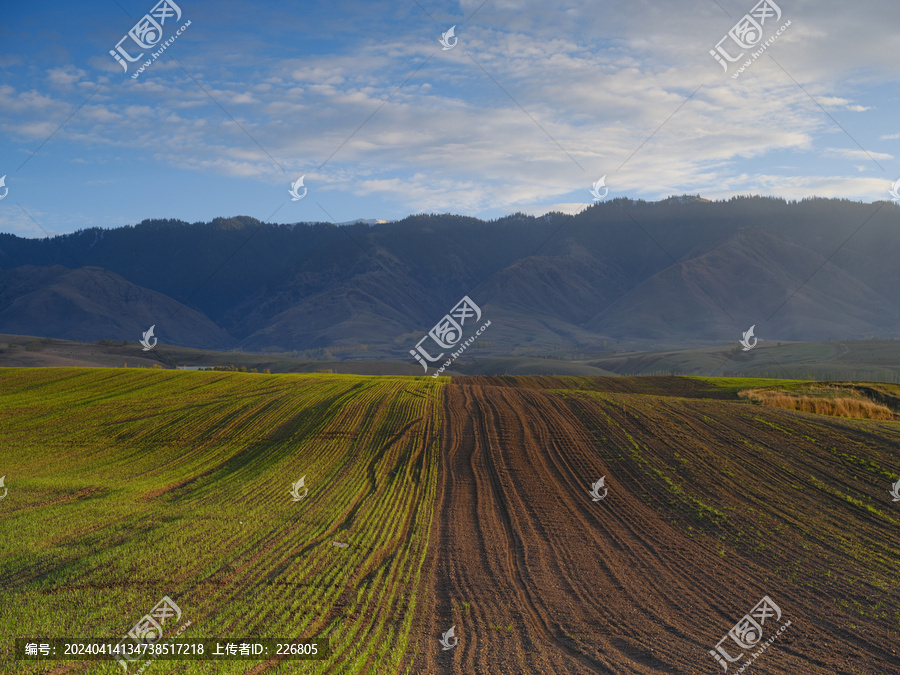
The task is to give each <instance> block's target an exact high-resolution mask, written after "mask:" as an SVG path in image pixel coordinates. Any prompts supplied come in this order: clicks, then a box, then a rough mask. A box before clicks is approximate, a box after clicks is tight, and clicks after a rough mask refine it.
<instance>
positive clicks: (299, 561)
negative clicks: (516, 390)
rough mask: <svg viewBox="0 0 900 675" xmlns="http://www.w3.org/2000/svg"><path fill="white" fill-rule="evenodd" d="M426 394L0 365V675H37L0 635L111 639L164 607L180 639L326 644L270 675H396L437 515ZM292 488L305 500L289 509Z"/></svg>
mask: <svg viewBox="0 0 900 675" xmlns="http://www.w3.org/2000/svg"><path fill="white" fill-rule="evenodd" d="M440 386H441V385H440V384H438V383H437V382H436V381H434V380H432V379H431V378H421V379H413V378H373V377H356V376H354V377H351V376H341V375H296V376H290V375H283V376H276V375H261V374H253V375H251V374H243V373H181V372H177V371H153V370H140V371H139V370H119V369H116V370H106V369H74V368H73V369H67V368H66V369H41V370H30V369H3V370H0V418H2V422H0V447H2V448H3V449H2V460H0V463H2V467H0V474H5V475H6V485H7V487H8V489H9V493H8V495H7V496H6V498H5V499H3V500H2V501H0V522H2V528H3V532H4V533H5V536H4V537H2V538H0V587H2V588H4V589H5V591H4V594H3V602H2V603H0V635H2V636H3V637H4V639H3V640H2V641H0V649H2V650H3V652H2V654H0V672H3V673H31V672H40V671H39V669H38V668H37V667H36V666H34V665H27V662H16V661H12V660H11V654H10V652H9V649H10V648H11V643H10V642H9V641H8V640H7V638H8V637H10V636H22V637H27V636H45V637H64V636H68V637H109V636H123V635H124V634H125V633H126V632H127V631H128V630H129V629H131V627H132V626H133V625H134V624H135V623H136V622H137V621H138V619H140V618H141V617H142V616H143V615H144V614H146V613H147V612H148V611H149V610H150V609H151V608H152V607H153V606H154V605H155V604H156V603H157V602H158V601H159V600H160V599H161V598H162V597H163V596H165V595H169V596H170V597H172V598H173V599H174V600H175V601H176V602H177V603H178V605H179V606H180V607H181V609H182V610H183V612H184V614H183V616H182V617H181V622H182V623H183V622H185V621H187V620H190V621H191V626H190V627H189V628H188V629H187V630H186V631H185V633H184V636H185V637H228V636H232V637H244V636H259V637H273V638H281V637H283V638H311V637H328V638H330V640H331V646H332V653H333V656H332V657H331V658H330V659H328V661H325V662H292V663H293V664H299V665H296V666H295V665H290V664H288V665H286V666H285V668H284V669H283V670H282V669H281V668H275V669H273V670H271V671H270V672H308V673H316V672H324V671H325V670H326V669H327V668H328V664H331V663H334V662H337V663H341V664H344V665H345V666H346V667H347V668H349V669H350V671H349V672H383V673H388V672H397V670H396V669H397V667H398V663H399V661H400V659H401V658H402V656H403V654H404V652H405V651H406V649H407V646H408V643H409V639H410V635H409V625H410V621H411V618H412V615H413V610H414V608H415V602H416V598H415V588H416V584H417V582H418V578H419V574H420V570H421V565H422V560H423V556H424V553H425V548H426V545H427V538H428V527H429V525H430V521H431V517H432V504H433V503H434V499H433V496H434V490H435V480H436V477H435V472H436V466H437V464H436V458H437V455H436V451H435V444H436V429H437V428H438V427H439V426H440V423H441V409H440V406H439V405H435V402H436V401H437V400H438V399H437V397H436V396H434V391H435V390H436V389H437V388H439V387H440ZM304 475H305V477H306V486H307V488H308V489H309V493H308V496H306V497H305V498H304V499H302V500H301V501H299V502H293V501H292V498H291V496H290V494H289V490H290V488H291V484H292V483H293V482H294V481H296V480H298V479H299V478H300V477H301V476H304ZM333 542H341V543H344V542H346V543H348V544H349V546H348V547H346V548H339V547H336V546H333V545H332V543H333ZM168 634H170V633H168V632H167V635H168ZM60 663H63V662H55V664H56V665H57V667H59V664H60ZM68 663H71V662H68ZM217 666H218V670H217V672H219V673H243V672H246V668H247V662H245V661H233V662H221V663H219V664H217ZM153 668H154V669H155V670H156V671H157V672H183V673H194V672H209V666H208V665H206V666H205V667H204V664H201V663H197V662H176V661H168V662H162V663H157V664H155V665H154V666H153ZM44 672H46V671H44ZM54 672H92V673H93V672H97V673H117V672H122V671H121V669H120V668H119V667H118V666H117V665H115V664H111V663H110V664H107V663H99V662H95V663H92V664H91V663H85V664H83V665H79V666H73V665H69V666H66V667H64V668H63V670H61V671H54Z"/></svg>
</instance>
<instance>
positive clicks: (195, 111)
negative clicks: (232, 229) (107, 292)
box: [0, 0, 900, 237]
mask: <svg viewBox="0 0 900 675" xmlns="http://www.w3.org/2000/svg"><path fill="white" fill-rule="evenodd" d="M779 13H780V14H781V16H780V17H779V16H778V14H779ZM148 14H149V15H151V16H153V17H155V19H154V20H155V21H156V23H157V26H158V29H159V31H160V32H161V37H160V38H159V40H158V41H157V37H158V36H156V35H154V31H155V30H156V28H154V27H153V25H152V24H149V23H148V22H146V21H145V20H144V17H145V15H148ZM179 14H180V16H179ZM746 15H750V16H751V17H755V18H754V20H755V21H756V23H757V25H758V27H759V29H761V36H755V35H754V34H753V32H754V31H755V30H757V29H756V28H754V26H753V25H752V24H750V23H748V22H747V21H746V20H745V19H744V17H745V16H746ZM0 22H2V23H0V176H5V181H4V182H5V185H4V186H3V187H0V196H3V195H4V194H5V196H3V198H2V199H0V232H5V233H12V234H16V235H19V236H23V237H46V236H50V235H56V234H62V233H68V232H74V231H76V230H81V229H85V228H89V227H102V228H113V227H120V226H123V225H128V224H136V223H138V222H140V221H142V220H144V219H147V218H177V219H180V220H184V221H187V222H196V221H208V220H211V219H213V218H216V217H220V216H221V217H230V216H236V215H247V216H252V217H254V218H258V219H259V220H262V221H266V222H275V223H296V222H316V221H319V222H337V223H340V222H346V221H351V220H354V219H357V218H379V219H385V220H394V219H401V218H404V217H406V216H407V215H409V214H412V213H423V212H424V213H456V214H463V215H470V216H475V217H479V218H483V219H492V218H498V217H502V216H504V215H507V214H510V213H514V212H517V211H519V212H525V213H530V214H536V215H537V214H542V213H546V212H548V211H554V210H558V211H564V212H569V213H575V212H578V211H579V210H581V209H583V208H585V207H586V206H587V205H589V204H591V203H592V202H593V200H594V195H593V194H592V193H591V189H592V186H593V185H594V184H595V182H596V181H599V180H601V178H602V179H603V185H602V187H601V186H598V188H597V194H598V195H602V196H603V197H604V198H605V199H612V198H615V197H628V198H632V199H645V200H651V201H652V200H659V199H664V198H666V197H668V196H671V195H680V194H699V195H701V196H702V197H705V198H708V199H727V198H729V197H731V196H734V195H746V194H761V195H774V196H780V197H784V198H787V199H802V198H805V197H813V196H819V197H836V198H845V199H850V200H854V201H865V202H872V201H878V200H890V199H891V194H890V190H891V189H892V187H893V184H894V182H895V181H897V179H898V178H900V163H898V162H897V159H896V155H897V153H898V152H900V121H898V119H900V118H898V115H897V113H898V111H900V105H898V103H900V101H898V96H900V90H898V87H897V79H898V74H900V71H898V67H897V58H896V53H895V50H894V49H893V47H894V43H895V40H896V29H897V26H900V3H898V2H896V0H861V1H860V2H855V3H846V2H837V1H836V0H775V2H771V0H769V1H768V2H763V3H760V4H754V2H752V1H751V2H747V1H745V0H665V1H662V0H660V1H657V2H649V1H645V0H615V1H612V0H611V1H603V0H599V1H598V0H590V1H587V0H559V1H557V2H552V3H548V2H545V1H544V0H521V1H512V0H472V1H469V0H466V1H464V2H443V1H438V0H391V1H390V2H387V1H384V2H382V1H379V0H375V1H372V0H365V1H356V0H329V1H325V2H296V1H291V0H287V1H284V0H282V1H280V2H277V3H275V2H272V3H251V2H243V1H239V0H218V1H216V2H209V1H206V0H177V2H162V3H156V2H154V1H153V0H150V1H146V0H79V2H56V1H55V0H50V1H49V2H40V3H25V2H18V1H15V0H0ZM160 22H161V23H160ZM147 26H149V27H150V31H149V32H145V31H144V30H143V29H145V28H146V27H147ZM136 27H137V28H136ZM451 27H454V31H453V33H454V34H453V36H452V37H451V36H448V37H447V38H445V42H444V43H443V44H442V43H441V39H442V34H444V33H447V32H448V31H449V30H450V28H451ZM748 27H749V32H748V31H747V29H748ZM133 29H135V30H133ZM130 31H131V32H132V33H133V35H135V36H137V39H140V40H143V42H144V44H145V45H149V47H148V48H146V49H145V48H142V47H141V46H139V45H138V44H137V43H136V42H135V37H132V36H130V35H129V32H130ZM178 31H180V33H179V32H178ZM730 33H731V36H730ZM123 38H124V40H123ZM723 38H724V41H723ZM736 40H742V41H743V42H744V45H740V44H738V43H737V42H736ZM163 44H165V45H166V46H165V49H164V50H163V51H161V52H159V53H158V58H156V59H155V60H152V55H153V54H154V53H155V52H157V51H158V50H159V48H160V46H161V45H163ZM451 45H452V46H451ZM763 45H765V50H764V51H762V52H759V49H760V47H761V46H763ZM117 46H118V47H119V48H120V50H121V51H116V48H117ZM717 46H718V47H719V48H720V49H721V51H718V52H715V50H716V47H717ZM445 47H447V48H445ZM744 47H747V48H744ZM111 50H112V51H114V52H115V53H116V54H118V55H119V56H120V59H121V60H122V61H121V62H122V63H125V65H127V67H128V68H127V71H126V70H124V69H123V66H122V65H121V63H120V61H117V60H116V58H114V56H113V55H112V54H110V51H111ZM711 50H713V51H714V52H715V53H717V54H720V55H721V54H722V53H725V54H727V55H728V56H729V57H731V58H737V57H738V56H739V55H741V54H743V56H741V58H739V59H737V60H736V61H735V62H734V63H730V62H727V61H725V59H722V60H723V62H725V63H726V65H727V66H728V70H727V71H726V70H725V69H724V68H723V66H722V65H720V62H719V61H717V60H716V59H715V58H714V56H713V55H711V54H710V51H711ZM755 52H758V58H756V59H755V60H754V59H752V58H751V56H752V54H754V53H755ZM141 54H142V55H143V56H142V57H141V58H139V59H137V60H136V61H134V62H129V61H127V60H126V59H127V58H135V57H138V56H139V55H141ZM147 61H150V63H149V65H147V66H146V67H145V68H144V70H143V71H140V72H139V68H140V66H141V65H142V64H144V63H145V62H147ZM747 61H750V64H749V66H747V67H746V68H745V69H744V70H743V71H739V70H738V69H739V67H740V66H741V65H742V64H745V63H746V62H747ZM135 75H137V77H134V76H135ZM735 75H737V76H736V77H735ZM301 176H302V177H303V187H299V186H298V188H297V191H296V194H297V195H298V196H299V195H302V198H301V199H296V200H295V199H293V198H292V195H291V194H290V190H291V187H292V184H294V183H295V181H297V180H298V179H299V178H301ZM7 190H8V192H7Z"/></svg>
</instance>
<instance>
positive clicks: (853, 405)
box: [738, 389, 895, 420]
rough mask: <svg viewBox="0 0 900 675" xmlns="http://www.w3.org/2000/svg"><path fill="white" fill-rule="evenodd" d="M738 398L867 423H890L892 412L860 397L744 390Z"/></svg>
mask: <svg viewBox="0 0 900 675" xmlns="http://www.w3.org/2000/svg"><path fill="white" fill-rule="evenodd" d="M738 396H741V397H742V398H747V399H749V400H750V401H752V402H753V403H759V404H760V405H767V406H771V407H773V408H785V409H786V410H799V411H801V412H810V413H816V414H817V415H833V416H835V417H854V418H857V419H866V420H893V419H895V417H894V413H893V411H891V409H890V408H888V407H887V406H883V405H880V404H878V403H874V402H872V401H870V400H868V399H863V398H847V397H835V398H821V397H813V396H804V395H800V394H798V395H791V393H790V392H786V391H779V390H772V389H745V390H744V391H741V392H739V393H738Z"/></svg>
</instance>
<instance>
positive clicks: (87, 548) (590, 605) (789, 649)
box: [0, 368, 900, 675]
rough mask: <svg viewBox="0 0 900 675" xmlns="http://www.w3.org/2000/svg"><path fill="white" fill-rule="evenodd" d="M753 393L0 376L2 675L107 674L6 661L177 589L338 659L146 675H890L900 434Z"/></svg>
mask: <svg viewBox="0 0 900 675" xmlns="http://www.w3.org/2000/svg"><path fill="white" fill-rule="evenodd" d="M771 384H772V383H771V382H763V381H753V380H726V379H708V380H703V379H693V378H674V377H672V378H670V377H659V378H654V377H641V378H577V377H570V378H554V377H522V378H515V377H504V378H460V379H453V380H448V379H443V378H442V379H440V380H433V379H431V378H399V377H397V378H394V377H362V376H344V375H303V376H297V375H293V376H292V375H262V374H243V373H209V372H187V373H185V372H177V373H176V372H172V371H150V370H143V371H137V370H117V369H110V370H104V369H74V368H72V369H69V368H67V369H0V476H5V477H6V488H5V489H8V492H7V493H3V492H2V490H0V494H4V496H3V497H2V498H0V533H2V537H0V672H2V673H16V674H25V673H28V674H31V673H54V675H56V674H62V673H67V674H68V673H91V674H92V673H122V670H121V669H120V668H119V667H118V666H117V665H115V664H113V663H112V662H110V661H108V660H107V661H103V662H99V661H94V662H91V661H52V662H48V663H36V662H33V661H16V660H14V659H13V658H12V655H11V650H12V640H13V638H15V637H37V636H42V637H64V636H65V637H82V638H88V637H92V638H96V637H109V636H111V635H114V636H122V635H124V634H125V633H126V632H127V631H128V630H129V629H131V628H132V626H133V625H134V624H135V622H136V621H138V620H139V619H140V618H141V616H142V615H144V614H146V613H147V612H148V611H149V610H150V608H151V607H153V606H154V605H155V604H156V603H157V602H158V601H159V600H160V599H161V598H162V597H163V596H164V595H168V596H170V597H171V598H173V599H174V600H175V601H176V602H177V603H178V605H179V607H181V608H182V610H183V612H184V616H183V617H182V618H181V620H180V622H179V623H183V622H184V621H185V620H187V619H189V620H190V622H191V625H190V626H189V628H188V629H187V631H186V632H185V634H184V637H185V638H188V637H191V638H193V637H202V638H210V637H226V638H227V637H230V638H234V639H241V638H245V637H248V638H249V637H271V638H285V639H288V640H295V639H304V638H311V637H318V638H326V637H327V638H328V639H329V640H330V643H331V654H330V655H329V657H328V658H327V659H325V660H324V661H289V660H279V659H277V658H268V659H257V660H251V659H248V660H243V661H228V662H212V661H208V660H207V661H203V660H201V661H166V660H160V661H157V662H155V663H153V664H151V665H150V666H149V668H148V670H147V671H145V672H149V673H150V674H152V673H154V672H156V673H186V674H199V673H229V674H238V673H268V674H271V675H276V674H281V673H310V674H312V673H316V674H320V673H321V674H324V673H329V674H334V675H338V674H345V673H346V674H348V675H349V674H353V675H355V674H360V675H362V674H366V675H368V674H370V673H371V674H377V675H382V674H385V675H393V674H394V673H408V674H418V673H423V674H429V675H438V674H440V675H444V674H449V673H460V674H463V673H465V674H466V675H471V674H476V673H477V674H481V673H484V674H486V675H487V674H490V675H506V674H513V673H515V674H519V673H521V674H523V675H524V674H527V675H532V674H536V673H546V674H548V675H549V674H554V675H557V674H562V673H566V674H568V673H614V674H616V675H618V674H624V673H641V674H648V673H671V674H675V673H677V674H685V675H687V674H695V673H696V674H709V675H712V674H714V673H725V675H733V674H735V673H738V672H742V671H741V668H742V667H746V666H747V665H748V664H750V663H752V667H749V668H746V669H745V671H743V672H747V673H766V674H776V673H777V674H781V675H820V674H821V675H833V674H834V673H842V674H844V673H845V674H848V675H850V674H867V675H900V654H898V652H900V502H892V501H891V495H890V494H889V490H890V488H891V484H892V483H893V482H895V481H897V480H898V479H900V451H898V442H900V422H894V421H875V420H856V419H847V418H838V417H827V416H824V415H816V414H812V413H806V412H798V411H792V410H784V409H780V408H771V407H763V406H758V405H753V404H752V403H750V402H748V401H745V400H740V399H739V398H738V396H737V393H736V392H737V391H738V390H740V389H746V388H749V387H760V386H770V385H771ZM884 386H887V385H884ZM301 476H305V479H306V487H307V488H308V494H306V495H304V497H303V498H302V499H300V500H299V501H294V500H293V499H292V498H291V495H290V493H289V491H290V490H291V486H292V484H293V483H294V482H295V481H297V480H298V479H299V478H300V477H301ZM601 477H603V478H604V479H605V486H603V487H602V488H600V490H601V492H600V493H598V494H603V495H605V496H603V497H602V499H598V500H596V501H594V499H593V498H592V496H591V495H590V494H589V490H590V489H591V486H592V484H594V483H596V482H597V481H598V480H599V479H600V478H601ZM604 490H605V492H603V491H604ZM764 597H768V598H769V599H770V600H771V602H772V603H775V604H776V605H777V607H778V611H779V612H780V613H781V616H780V617H778V616H773V615H772V614H771V612H770V613H769V614H766V615H763V614H754V613H752V612H751V610H752V609H753V608H754V607H755V606H757V603H759V602H760V601H761V600H762V599H763V598H764ZM747 614H752V616H751V618H753V619H754V620H758V621H759V622H760V623H761V626H760V628H761V630H762V640H761V641H759V642H757V638H758V637H759V636H758V635H755V634H754V633H753V631H752V630H751V631H750V632H747V631H744V630H742V631H738V632H737V633H735V635H736V637H737V638H738V639H741V640H744V641H745V642H746V644H747V645H748V648H747V649H742V648H740V647H738V646H737V645H736V642H735V641H733V639H732V638H728V639H727V640H726V641H725V642H723V643H722V644H723V648H724V650H725V652H726V653H727V654H728V655H729V658H735V659H736V660H735V661H734V662H733V663H728V664H727V665H728V670H727V672H726V671H724V670H723V669H722V666H721V665H720V664H719V663H717V662H716V660H715V659H714V658H713V656H712V655H711V654H710V651H711V650H714V649H715V647H716V646H717V644H719V642H720V640H722V639H723V638H725V637H726V635H727V634H728V632H729V630H731V629H732V628H733V627H734V626H735V625H736V624H738V623H739V621H741V620H742V619H743V618H744V617H745V615H747ZM451 626H453V627H455V629H454V630H455V637H454V639H449V640H448V641H447V643H446V644H447V646H448V647H449V648H448V649H444V648H442V644H441V642H439V638H441V637H442V634H444V633H445V632H446V631H447V630H448V629H450V628H451ZM784 626H787V628H784V629H783V632H782V633H781V634H780V635H777V637H776V632H777V630H778V629H779V628H783V627H784ZM748 627H749V628H752V623H750V622H747V621H745V622H744V626H743V628H748ZM173 633H174V630H172V629H170V627H169V626H166V633H165V637H166V639H170V638H171V637H172V634H173ZM773 638H774V640H773V641H771V643H768V641H770V640H772V639H773ZM457 640H458V641H457ZM764 644H768V646H767V647H766V648H765V649H764V650H763V649H762V646H763V645H764ZM136 670H137V668H136V667H134V668H131V669H129V671H128V675H131V674H132V673H134V672H136Z"/></svg>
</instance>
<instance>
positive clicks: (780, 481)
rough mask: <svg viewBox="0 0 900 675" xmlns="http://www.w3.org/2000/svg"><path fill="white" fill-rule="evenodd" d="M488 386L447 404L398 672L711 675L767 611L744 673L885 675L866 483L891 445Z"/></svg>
mask: <svg viewBox="0 0 900 675" xmlns="http://www.w3.org/2000/svg"><path fill="white" fill-rule="evenodd" d="M497 384H498V383H497V382H496V381H491V380H488V379H481V378H468V379H466V380H465V381H458V383H457V382H456V381H454V382H453V383H451V384H448V385H447V386H446V388H445V390H444V394H445V401H444V415H445V426H444V429H443V436H444V441H443V450H442V452H443V456H442V461H441V466H442V469H441V471H442V472H443V475H442V487H441V488H439V496H438V505H437V509H436V510H435V522H434V524H433V527H432V535H431V536H432V540H431V541H432V543H431V548H430V551H429V557H428V562H427V565H428V573H427V574H426V575H424V577H423V589H422V597H421V599H420V601H419V605H418V608H417V610H418V611H417V615H418V616H417V624H418V625H416V626H414V629H413V634H414V635H420V636H427V637H424V638H422V639H420V640H419V643H418V645H417V648H416V650H415V656H414V657H413V658H412V672H414V673H429V674H432V673H434V674H437V673H440V674H444V673H466V674H472V673H491V674H492V675H493V674H506V673H529V674H533V673H548V674H550V673H553V674H558V673H617V674H618V673H710V674H711V673H722V672H724V671H723V670H722V668H721V666H720V665H719V664H717V663H716V661H715V660H714V659H713V657H712V656H711V655H710V653H709V652H710V650H711V649H713V648H714V647H715V646H716V644H717V643H718V642H719V640H720V639H721V638H723V637H724V636H725V635H726V633H727V632H728V631H729V629H731V628H732V626H734V625H735V624H736V623H737V622H738V620H740V619H741V618H742V617H743V616H744V615H745V614H747V613H749V612H750V610H751V608H752V607H754V605H756V604H757V602H759V601H760V600H761V599H762V598H763V597H764V596H769V597H770V598H771V599H772V600H773V601H774V602H775V603H776V604H777V605H778V606H779V608H780V609H781V611H782V613H783V614H782V617H781V620H780V622H779V621H778V620H777V619H776V618H775V617H771V618H769V619H768V620H767V621H766V622H765V624H764V627H763V642H765V641H766V640H768V639H769V638H771V637H772V636H773V635H774V634H775V631H776V630H777V629H778V628H779V627H780V626H782V625H784V624H786V623H787V622H788V621H790V622H791V623H790V626H789V627H787V628H786V629H785V630H784V632H783V633H782V634H781V635H779V636H778V638H777V639H776V640H775V641H774V643H773V644H771V646H769V647H768V648H767V649H766V650H765V651H763V652H762V653H761V654H759V656H758V658H757V659H756V660H754V661H753V664H752V668H748V669H747V671H751V672H753V673H772V674H774V673H781V674H792V675H793V674H797V675H808V674H809V675H817V674H822V675H833V674H834V673H867V674H873V675H876V674H877V675H890V674H894V673H900V655H898V651H897V650H898V645H900V635H898V632H900V592H898V588H900V584H898V581H900V527H898V524H900V509H898V508H897V507H896V505H893V506H892V504H891V500H890V496H889V495H888V494H887V487H889V485H888V482H887V481H886V480H884V481H882V483H883V485H882V484H881V483H878V481H877V480H875V479H873V477H872V476H871V471H869V472H868V473H867V472H866V471H861V470H860V466H862V465H863V463H865V462H866V461H869V462H873V461H875V460H876V459H877V460H879V461H884V459H885V456H886V455H885V453H893V454H892V455H891V456H892V457H893V460H894V462H895V463H896V460H897V452H896V450H895V448H896V447H897V440H898V433H897V431H896V430H895V425H893V424H890V423H872V422H857V421H855V420H840V419H835V418H825V417H821V416H816V415H809V414H802V413H791V412H788V411H781V410H773V409H761V408H759V407H756V406H750V405H748V404H745V403H741V402H737V401H721V400H713V399H706V398H678V397H673V396H652V395H637V394H631V393H610V392H589V391H578V392H576V391H566V392H562V391H555V392H551V391H549V390H541V389H539V388H531V389H525V388H520V387H517V386H508V383H505V385H506V386H496V385H497ZM532 384H533V383H532ZM546 386H550V385H549V384H548V385H546ZM678 393H679V394H681V395H684V394H685V393H686V392H681V391H679V392H678ZM687 395H689V396H690V395H692V394H691V393H687ZM842 455H843V456H842ZM846 457H851V458H853V459H851V460H847V459H845V458H846ZM876 463H877V462H876ZM601 476H606V485H607V487H608V489H609V492H608V494H607V497H606V498H605V499H603V500H602V501H598V502H595V501H592V499H591V497H590V496H589V495H588V490H589V489H590V484H591V483H593V482H594V481H596V480H597V479H599V478H600V477H601ZM882 487H883V488H884V490H883V492H884V494H881V492H880V491H879V490H880V488H882ZM853 499H855V500H857V502H859V503H852V500H853ZM867 501H872V502H873V503H877V506H875V507H874V512H873V511H871V510H869V509H866V508H865V507H864V503H865V502H867ZM452 625H455V627H456V628H455V632H456V636H457V637H458V639H459V641H458V644H457V646H456V647H454V648H453V649H449V650H444V649H442V648H441V645H440V643H439V642H438V638H439V637H440V636H441V634H442V633H443V632H444V631H446V630H447V629H449V628H450V626H452ZM763 642H760V643H759V645H762V644H763ZM723 644H724V645H725V649H726V650H727V651H729V652H730V655H731V656H733V657H736V656H737V655H738V654H739V653H740V652H741V650H740V649H739V648H737V647H736V646H735V644H734V643H733V642H731V641H730V640H729V641H727V642H726V643H723ZM758 649H759V646H757V647H756V648H754V649H750V650H748V651H745V652H743V656H742V657H741V658H739V660H737V661H736V662H734V663H733V664H730V665H729V668H728V674H729V675H730V673H734V672H737V671H738V670H739V669H740V667H741V666H742V665H744V664H745V663H747V662H748V661H749V660H751V659H752V654H753V653H754V652H757V651H758Z"/></svg>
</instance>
